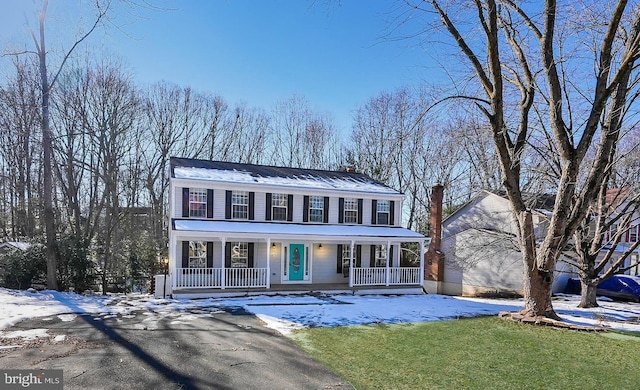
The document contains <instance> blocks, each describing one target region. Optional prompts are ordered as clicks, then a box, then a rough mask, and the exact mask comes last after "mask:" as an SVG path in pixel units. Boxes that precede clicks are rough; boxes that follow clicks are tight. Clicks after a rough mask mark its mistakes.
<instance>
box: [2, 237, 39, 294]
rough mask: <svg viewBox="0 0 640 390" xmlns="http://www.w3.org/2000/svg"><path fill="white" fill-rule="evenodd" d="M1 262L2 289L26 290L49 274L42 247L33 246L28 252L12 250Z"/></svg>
mask: <svg viewBox="0 0 640 390" xmlns="http://www.w3.org/2000/svg"><path fill="white" fill-rule="evenodd" d="M0 261H1V264H2V268H3V272H2V277H1V278H0V280H1V284H2V287H6V288H17V289H20V290H26V289H28V288H29V287H31V284H32V282H33V280H34V279H35V278H44V277H45V275H46V273H47V263H46V260H45V250H44V246H42V245H32V246H31V248H29V249H28V250H26V251H22V250H19V249H15V250H11V251H9V252H8V253H6V254H4V255H2V256H1V259H0Z"/></svg>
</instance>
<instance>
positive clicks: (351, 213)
mask: <svg viewBox="0 0 640 390" xmlns="http://www.w3.org/2000/svg"><path fill="white" fill-rule="evenodd" d="M344 223H358V199H355V198H345V200H344Z"/></svg>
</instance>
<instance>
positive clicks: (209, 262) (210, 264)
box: [207, 241, 213, 268]
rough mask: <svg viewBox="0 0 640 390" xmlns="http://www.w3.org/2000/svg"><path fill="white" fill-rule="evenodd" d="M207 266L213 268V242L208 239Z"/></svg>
mask: <svg viewBox="0 0 640 390" xmlns="http://www.w3.org/2000/svg"><path fill="white" fill-rule="evenodd" d="M207 268H213V242H211V241H207Z"/></svg>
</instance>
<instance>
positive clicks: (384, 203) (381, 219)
mask: <svg viewBox="0 0 640 390" xmlns="http://www.w3.org/2000/svg"><path fill="white" fill-rule="evenodd" d="M390 204H391V202H390V201H388V200H379V201H378V209H377V214H376V215H377V217H376V221H377V224H378V225H389V213H390V211H391V205H390Z"/></svg>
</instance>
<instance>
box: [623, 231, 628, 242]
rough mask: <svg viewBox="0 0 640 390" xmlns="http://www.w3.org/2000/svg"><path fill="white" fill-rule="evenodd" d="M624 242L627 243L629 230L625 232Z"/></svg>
mask: <svg viewBox="0 0 640 390" xmlns="http://www.w3.org/2000/svg"><path fill="white" fill-rule="evenodd" d="M624 241H625V242H629V229H627V232H626V233H625V236H624Z"/></svg>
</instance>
